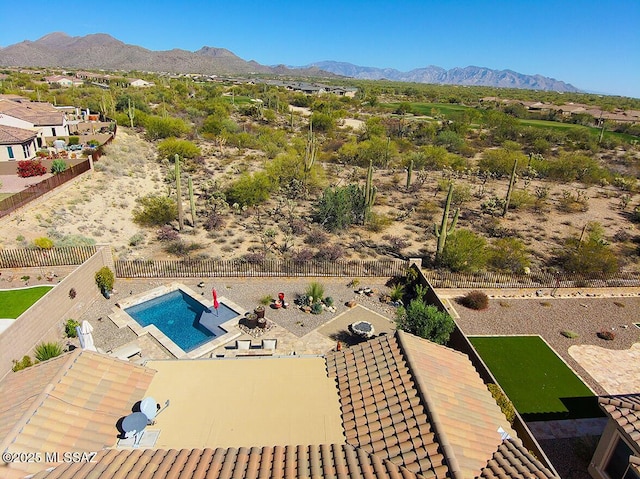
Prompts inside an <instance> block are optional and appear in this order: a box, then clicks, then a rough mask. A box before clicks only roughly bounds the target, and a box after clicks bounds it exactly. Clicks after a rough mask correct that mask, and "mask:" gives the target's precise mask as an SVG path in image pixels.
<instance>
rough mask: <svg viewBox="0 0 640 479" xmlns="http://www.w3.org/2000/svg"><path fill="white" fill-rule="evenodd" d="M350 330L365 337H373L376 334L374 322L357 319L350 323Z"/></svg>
mask: <svg viewBox="0 0 640 479" xmlns="http://www.w3.org/2000/svg"><path fill="white" fill-rule="evenodd" d="M349 332H350V333H351V334H355V335H356V336H359V337H361V338H364V339H371V338H372V337H373V335H374V334H375V329H374V328H373V324H371V323H370V322H368V321H357V322H355V323H352V324H350V325H349Z"/></svg>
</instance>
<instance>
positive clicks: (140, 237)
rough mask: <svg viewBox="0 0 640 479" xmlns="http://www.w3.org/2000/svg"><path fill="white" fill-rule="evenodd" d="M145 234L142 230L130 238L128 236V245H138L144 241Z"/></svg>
mask: <svg viewBox="0 0 640 479" xmlns="http://www.w3.org/2000/svg"><path fill="white" fill-rule="evenodd" d="M144 237H145V234H144V232H142V231H138V232H137V233H136V234H134V235H133V236H132V237H131V238H129V246H138V245H139V244H141V243H143V242H144Z"/></svg>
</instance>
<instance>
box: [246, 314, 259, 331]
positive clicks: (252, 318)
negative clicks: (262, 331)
mask: <svg viewBox="0 0 640 479" xmlns="http://www.w3.org/2000/svg"><path fill="white" fill-rule="evenodd" d="M245 322H246V325H247V328H249V329H253V328H255V327H256V326H257V325H258V315H257V314H256V313H248V314H247V315H246V316H245Z"/></svg>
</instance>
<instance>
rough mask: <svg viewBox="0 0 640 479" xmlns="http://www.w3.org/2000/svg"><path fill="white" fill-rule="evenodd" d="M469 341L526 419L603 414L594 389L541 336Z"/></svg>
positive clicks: (476, 338) (479, 338)
mask: <svg viewBox="0 0 640 479" xmlns="http://www.w3.org/2000/svg"><path fill="white" fill-rule="evenodd" d="M469 341H471V344H473V346H474V348H475V349H476V351H478V354H480V357H481V358H482V359H483V361H484V362H485V364H486V365H487V367H488V368H489V369H490V370H491V373H492V374H493V375H494V377H495V378H496V380H497V381H498V383H499V384H500V386H502V389H504V391H505V393H506V394H507V396H509V399H511V402H513V405H514V406H515V408H516V409H517V410H518V412H519V413H520V414H521V415H522V416H523V417H525V419H528V420H536V419H537V420H547V419H560V418H564V419H575V418H580V417H597V416H600V415H601V413H600V411H599V409H598V407H597V404H596V398H595V396H594V395H593V393H592V392H591V390H590V389H589V388H588V387H587V386H586V385H585V384H584V383H583V382H582V381H581V380H580V379H579V378H578V377H577V376H576V375H575V374H574V373H573V371H572V370H571V369H570V368H569V367H568V366H567V365H566V364H565V363H564V362H563V361H562V360H561V359H560V358H559V357H558V356H557V355H556V354H555V353H554V352H553V350H552V349H551V348H549V346H547V344H546V343H545V342H544V341H543V340H542V339H541V338H540V337H539V336H502V337H470V338H469Z"/></svg>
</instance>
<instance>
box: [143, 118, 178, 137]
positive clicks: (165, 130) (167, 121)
mask: <svg viewBox="0 0 640 479" xmlns="http://www.w3.org/2000/svg"><path fill="white" fill-rule="evenodd" d="M144 128H145V130H146V132H145V136H146V137H147V139H149V140H159V139H161V138H169V137H176V138H177V137H181V136H183V135H185V134H186V133H187V132H188V131H189V126H188V125H187V124H186V123H185V122H184V121H183V120H181V119H180V118H174V117H166V118H164V117H161V116H154V115H149V116H147V117H146V118H145V119H144Z"/></svg>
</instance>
